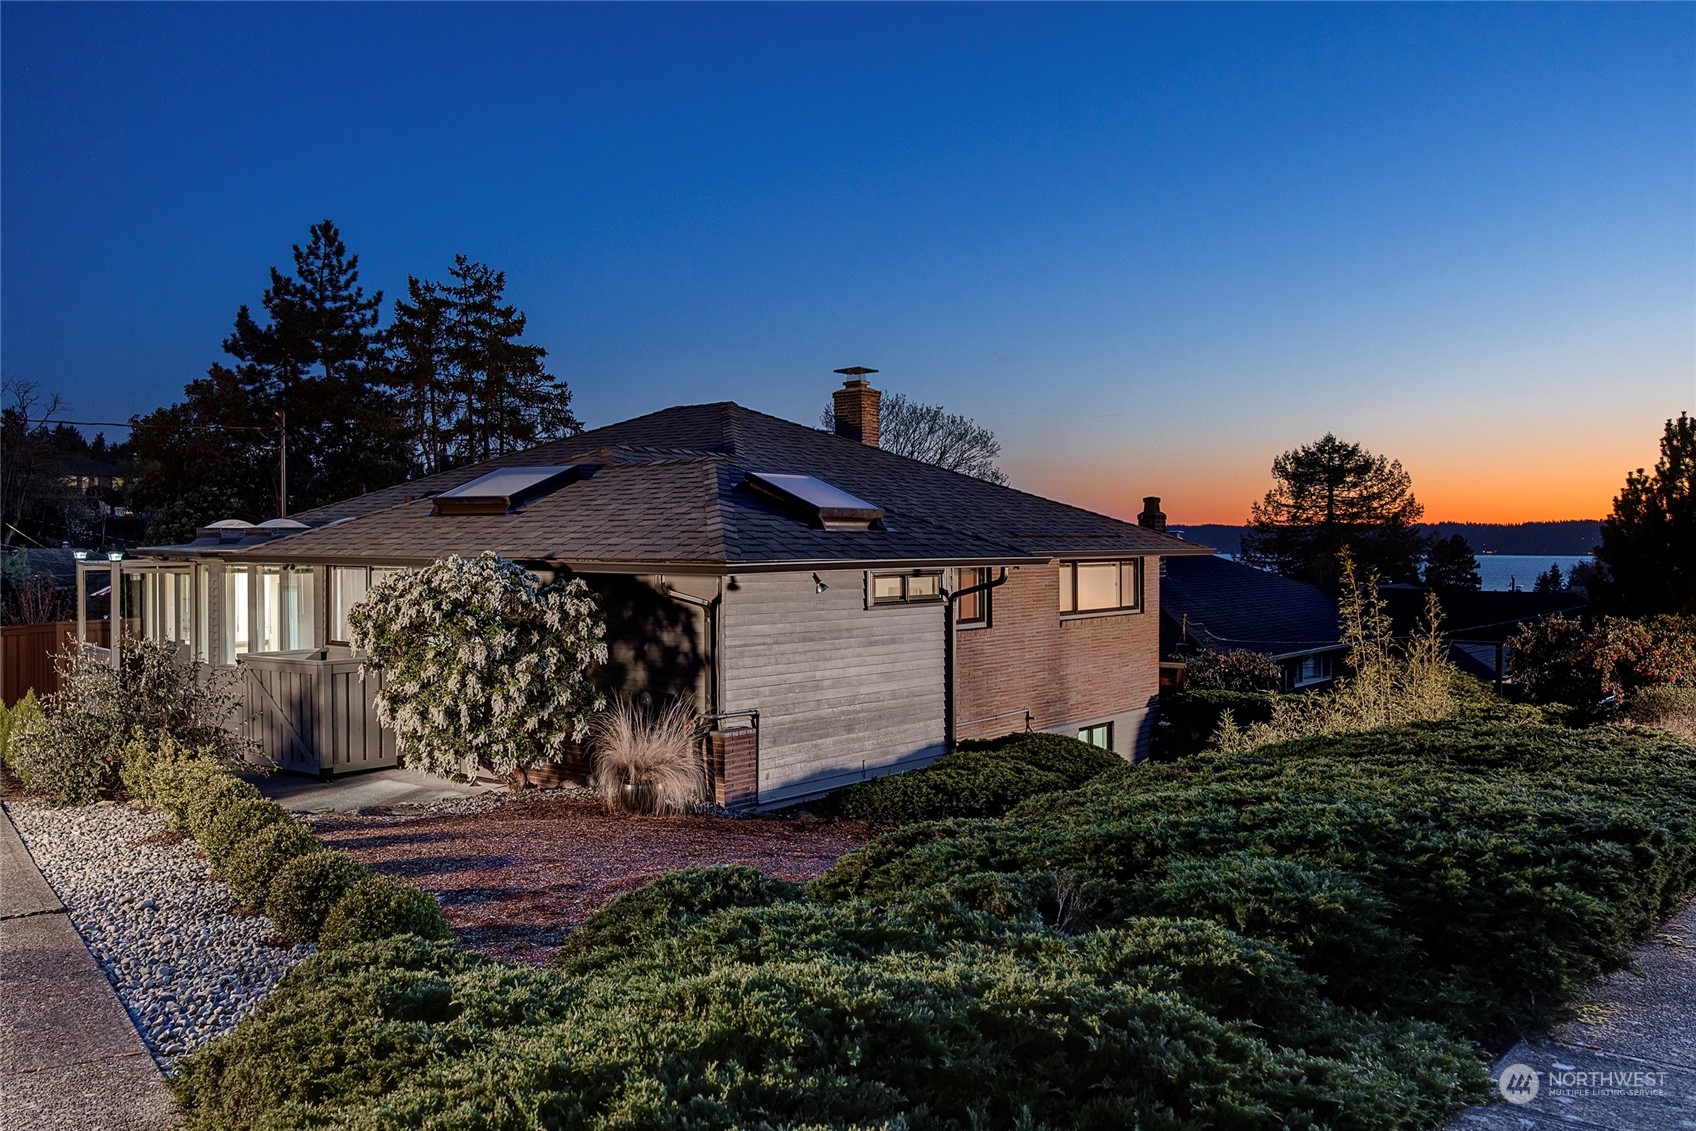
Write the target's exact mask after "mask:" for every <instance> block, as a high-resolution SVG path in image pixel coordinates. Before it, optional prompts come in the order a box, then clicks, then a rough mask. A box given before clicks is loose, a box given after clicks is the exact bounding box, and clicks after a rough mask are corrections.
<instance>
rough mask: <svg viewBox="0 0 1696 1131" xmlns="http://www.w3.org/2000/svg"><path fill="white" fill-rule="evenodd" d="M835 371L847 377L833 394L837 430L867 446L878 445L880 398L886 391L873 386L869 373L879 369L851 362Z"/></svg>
mask: <svg viewBox="0 0 1696 1131" xmlns="http://www.w3.org/2000/svg"><path fill="white" fill-rule="evenodd" d="M836 372H838V373H840V374H842V375H843V376H844V377H847V378H848V379H847V380H846V381H844V382H842V387H841V388H840V389H838V390H836V392H834V393H832V394H831V400H832V401H833V402H834V403H833V406H832V411H833V412H834V413H835V416H836V434H837V435H838V436H841V437H843V438H844V439H848V440H858V441H859V442H860V443H862V444H865V445H867V446H868V447H873V448H875V447H877V422H878V402H879V401H881V400H883V394H882V393H880V392H878V391H877V390H876V389H874V388H872V383H871V382H870V381H868V380H866V375H867V374H870V373H876V372H877V370H875V369H867V368H866V367H865V366H863V365H851V366H849V367H848V368H847V369H838V370H837V371H836Z"/></svg>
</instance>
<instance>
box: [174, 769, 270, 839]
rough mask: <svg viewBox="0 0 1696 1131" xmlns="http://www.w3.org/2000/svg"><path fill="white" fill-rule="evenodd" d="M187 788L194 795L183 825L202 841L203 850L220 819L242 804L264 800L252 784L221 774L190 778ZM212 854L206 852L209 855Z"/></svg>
mask: <svg viewBox="0 0 1696 1131" xmlns="http://www.w3.org/2000/svg"><path fill="white" fill-rule="evenodd" d="M189 788H190V789H191V790H192V791H193V797H192V798H191V799H190V800H189V803H188V809H187V813H186V817H185V824H186V826H187V828H188V831H189V832H191V833H193V834H194V835H195V837H197V838H198V839H199V840H200V841H201V843H202V846H205V841H206V834H207V833H208V832H210V831H211V829H212V825H213V824H214V823H215V822H216V821H217V820H218V818H219V817H222V816H223V815H224V814H225V813H227V812H229V811H230V810H231V809H233V808H235V807H236V806H237V805H240V804H243V803H244V802H248V801H263V800H264V798H263V796H262V795H261V794H260V792H259V789H258V787H256V786H255V785H253V783H251V782H245V781H242V780H241V779H240V778H237V777H232V776H230V775H229V774H227V773H224V772H222V771H217V772H213V773H207V774H205V775H204V776H202V777H199V778H191V779H190V781H189ZM267 804H269V802H267ZM211 851H212V850H211V849H210V848H207V852H208V853H210V852H211Z"/></svg>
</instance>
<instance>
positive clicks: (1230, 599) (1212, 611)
mask: <svg viewBox="0 0 1696 1131" xmlns="http://www.w3.org/2000/svg"><path fill="white" fill-rule="evenodd" d="M1165 570H1166V572H1165V575H1164V576H1163V577H1162V578H1161V580H1160V615H1161V618H1162V619H1163V620H1170V621H1172V622H1173V623H1181V622H1182V621H1183V620H1184V618H1186V617H1187V618H1188V621H1189V632H1190V635H1191V636H1192V637H1193V638H1195V639H1196V640H1197V641H1199V642H1201V643H1203V644H1205V645H1206V646H1207V647H1210V648H1214V649H1217V650H1219V651H1221V652H1228V651H1231V650H1233V649H1238V648H1241V649H1246V650H1248V651H1251V652H1264V653H1266V654H1267V655H1269V656H1286V655H1290V654H1292V653H1298V652H1311V651H1316V650H1318V649H1321V648H1325V647H1328V646H1335V645H1337V644H1339V642H1340V633H1339V631H1338V620H1337V602H1336V601H1334V600H1332V599H1331V598H1330V597H1328V596H1326V595H1325V594H1324V593H1323V592H1322V591H1321V590H1319V589H1316V588H1315V587H1313V586H1311V585H1308V584H1305V583H1303V582H1300V581H1292V580H1290V579H1289V578H1287V577H1280V576H1279V575H1277V574H1275V573H1267V572H1266V571H1265V570H1259V569H1255V568H1254V567H1253V566H1246V565H1243V564H1242V563H1241V562H1234V561H1231V560H1230V559H1229V558H1221V557H1190V558H1171V559H1169V560H1168V561H1167V562H1166V564H1165Z"/></svg>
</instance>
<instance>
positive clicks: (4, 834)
mask: <svg viewBox="0 0 1696 1131" xmlns="http://www.w3.org/2000/svg"><path fill="white" fill-rule="evenodd" d="M175 1126H177V1118H176V1114H175V1106H174V1105H173V1103H172V1101H171V1097H170V1093H168V1092H167V1091H166V1090H165V1081H164V1079H163V1078H162V1077H161V1076H160V1075H159V1070H158V1068H157V1067H155V1066H154V1063H153V1058H152V1057H151V1056H149V1055H148V1053H147V1049H146V1047H145V1046H144V1045H143V1044H142V1043H141V1035H140V1034H139V1033H137V1032H136V1029H135V1025H134V1023H133V1022H131V1021H130V1016H129V1014H128V1013H127V1012H125V1010H124V1007H123V1004H122V1003H120V1002H119V1001H118V995H117V994H115V993H114V992H113V991H112V984H111V983H110V982H108V981H107V980H106V975H105V974H103V973H102V972H101V970H100V967H99V966H98V965H96V963H95V961H94V957H93V956H92V955H91V954H89V953H88V948H87V947H86V946H84V945H83V941H82V936H81V935H79V934H77V931H76V928H75V927H73V926H71V921H70V919H69V918H68V917H67V916H66V915H65V909H64V907H63V906H62V905H61V904H60V903H59V899H58V897H57V896H55V895H54V894H53V889H52V888H50V887H48V886H47V881H46V880H44V879H42V878H41V872H40V871H39V870H38V869H37V868H36V866H35V861H34V860H32V859H31V858H30V855H29V850H28V849H27V848H25V847H24V843H23V841H21V840H19V839H18V833H17V830H16V829H14V828H13V827H12V819H11V817H9V816H7V815H6V812H5V810H4V808H0V1128H4V1129H5V1131H36V1129H40V1131H61V1129H63V1131H165V1129H167V1128H173V1127H175Z"/></svg>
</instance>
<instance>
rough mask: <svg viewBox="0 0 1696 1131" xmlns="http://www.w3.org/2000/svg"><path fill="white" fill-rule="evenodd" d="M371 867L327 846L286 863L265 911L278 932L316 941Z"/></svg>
mask: <svg viewBox="0 0 1696 1131" xmlns="http://www.w3.org/2000/svg"><path fill="white" fill-rule="evenodd" d="M370 875H371V870H370V869H369V868H367V867H366V866H365V865H363V864H361V863H360V862H359V861H357V860H355V859H354V858H353V857H351V856H349V855H348V854H347V853H345V852H342V851H339V850H334V849H328V848H323V849H322V850H321V851H318V852H313V853H310V854H308V855H305V856H297V857H295V858H294V859H293V860H289V861H287V862H285V863H284V864H283V865H282V867H281V868H279V869H278V871H277V874H276V876H274V877H273V878H272V880H271V886H270V889H269V891H268V892H267V893H266V898H265V913H266V914H267V915H269V916H271V921H272V922H273V923H275V924H276V926H277V933H278V934H280V935H282V936H283V937H284V938H286V939H291V940H293V941H294V942H314V941H316V940H317V938H318V933H319V931H321V930H322V929H323V927H324V920H325V919H326V918H327V917H328V916H329V914H330V910H331V909H332V908H334V907H335V905H336V904H337V903H338V902H339V901H340V900H341V898H342V896H343V895H344V894H346V892H347V890H348V889H349V888H351V887H353V886H354V885H355V884H357V883H359V882H360V881H361V880H364V879H366V878H367V877H369V876H370Z"/></svg>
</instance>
